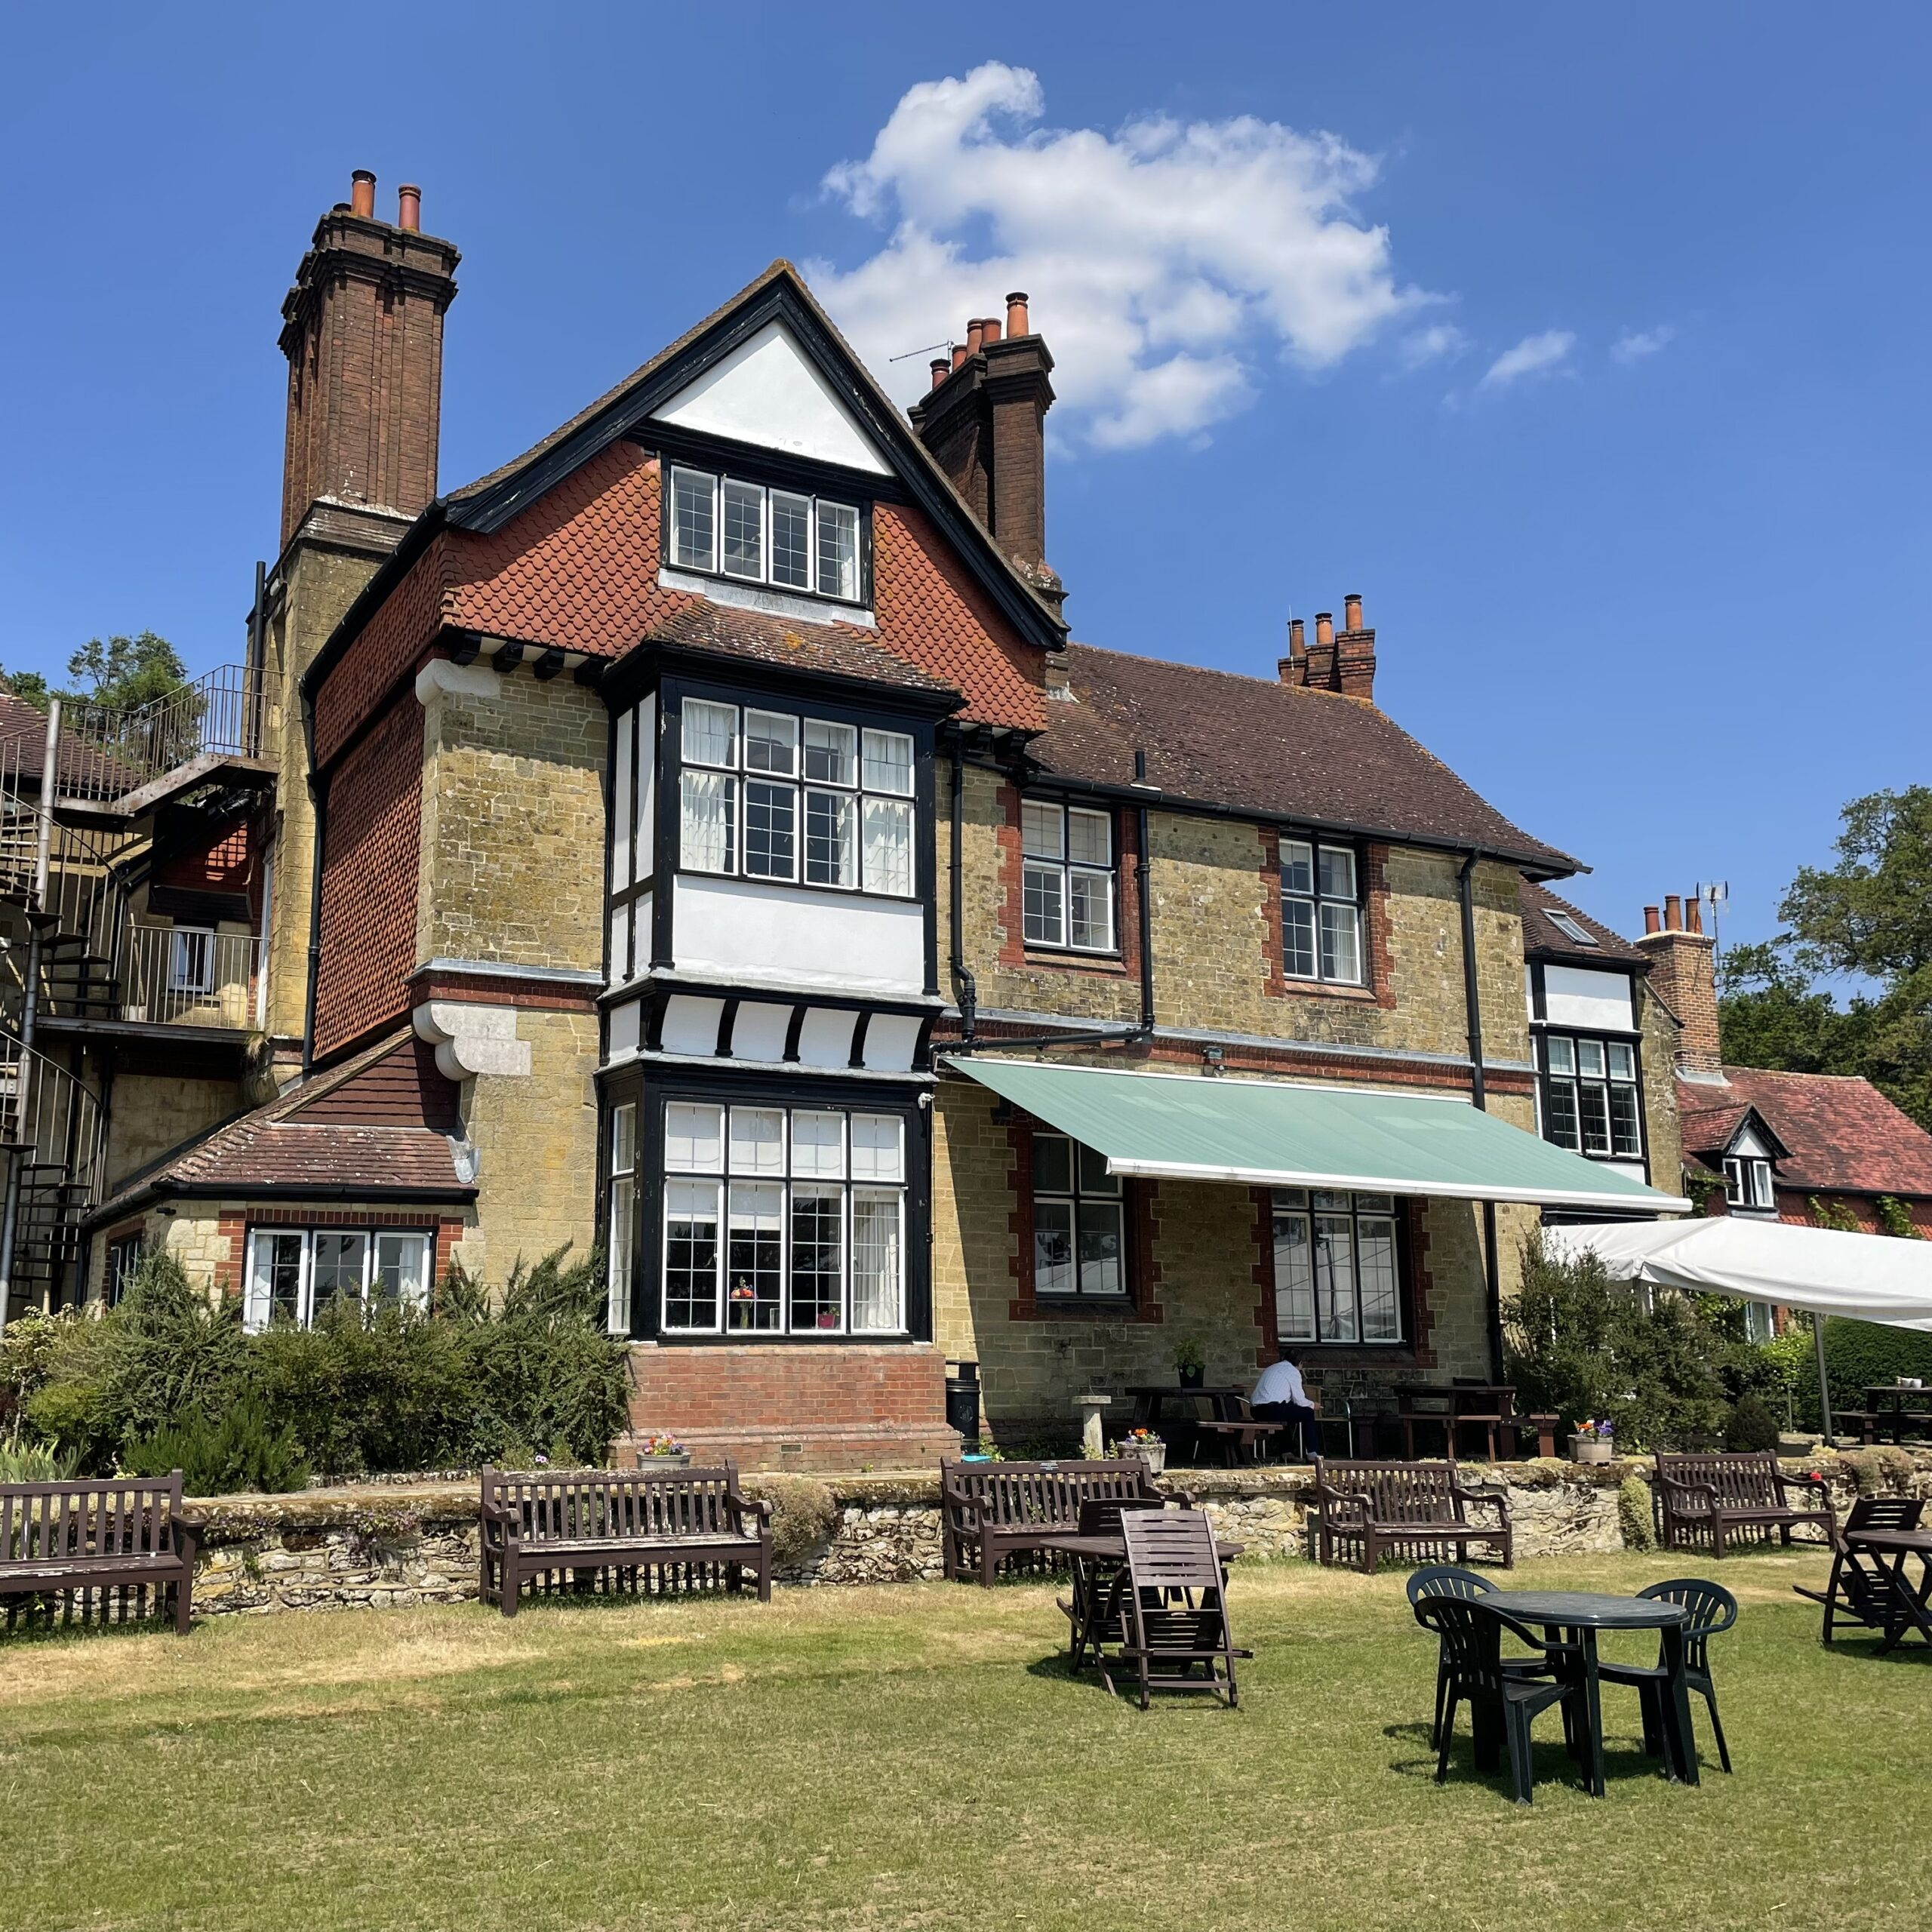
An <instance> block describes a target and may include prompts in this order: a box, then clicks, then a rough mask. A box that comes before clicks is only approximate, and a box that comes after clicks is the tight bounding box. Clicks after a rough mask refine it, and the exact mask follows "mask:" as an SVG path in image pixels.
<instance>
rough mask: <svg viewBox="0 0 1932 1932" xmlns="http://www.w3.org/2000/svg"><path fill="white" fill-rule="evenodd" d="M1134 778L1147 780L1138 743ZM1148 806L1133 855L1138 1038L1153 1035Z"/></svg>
mask: <svg viewBox="0 0 1932 1932" xmlns="http://www.w3.org/2000/svg"><path fill="white" fill-rule="evenodd" d="M1146 779H1147V754H1146V751H1145V750H1144V749H1141V748H1140V747H1139V746H1137V747H1136V748H1135V749H1134V782H1135V783H1137V784H1145V783H1146ZM1147 836H1148V834H1147V805H1146V801H1145V800H1144V799H1143V801H1141V803H1140V804H1139V805H1138V806H1137V808H1135V815H1134V838H1135V841H1136V843H1137V845H1138V847H1139V850H1138V851H1137V853H1136V854H1135V855H1134V892H1135V894H1136V896H1137V897H1138V899H1139V900H1140V908H1139V910H1140V1037H1141V1038H1143V1040H1151V1039H1152V1038H1153V1037H1154V902H1153V896H1152V881H1153V866H1152V860H1151V859H1150V858H1149V854H1148V850H1147Z"/></svg>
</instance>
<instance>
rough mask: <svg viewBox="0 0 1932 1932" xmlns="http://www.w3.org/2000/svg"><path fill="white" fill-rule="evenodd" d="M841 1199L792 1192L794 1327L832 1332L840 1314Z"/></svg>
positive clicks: (837, 1194)
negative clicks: (830, 1330)
mask: <svg viewBox="0 0 1932 1932" xmlns="http://www.w3.org/2000/svg"><path fill="white" fill-rule="evenodd" d="M844 1201H845V1197H844V1192H843V1191H842V1190H841V1189H836V1188H826V1189H814V1188H804V1187H795V1188H794V1189H792V1327H794V1328H797V1329H821V1328H836V1327H838V1324H839V1323H840V1321H841V1319H842V1318H843V1317H844V1253H845V1226H844V1221H845V1215H844Z"/></svg>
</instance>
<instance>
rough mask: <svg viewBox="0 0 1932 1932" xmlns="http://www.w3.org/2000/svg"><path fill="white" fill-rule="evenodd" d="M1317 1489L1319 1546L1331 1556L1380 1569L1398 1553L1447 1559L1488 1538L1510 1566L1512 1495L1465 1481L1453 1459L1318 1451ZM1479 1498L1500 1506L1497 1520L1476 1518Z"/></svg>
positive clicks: (1323, 1556) (1332, 1560)
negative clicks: (1350, 1458) (1355, 1456)
mask: <svg viewBox="0 0 1932 1932" xmlns="http://www.w3.org/2000/svg"><path fill="white" fill-rule="evenodd" d="M1315 1500H1316V1502H1317V1503H1318V1505H1319V1506H1320V1509H1321V1525H1320V1529H1319V1531H1318V1551H1319V1556H1320V1560H1321V1561H1322V1562H1323V1563H1325V1564H1352V1565H1353V1566H1354V1567H1355V1568H1357V1569H1358V1570H1373V1569H1374V1568H1375V1567H1376V1566H1377V1564H1379V1563H1380V1561H1382V1559H1383V1557H1384V1556H1386V1555H1401V1556H1402V1557H1404V1558H1406V1559H1407V1561H1410V1562H1412V1563H1440V1562H1444V1561H1450V1560H1451V1559H1454V1558H1460V1557H1462V1556H1463V1555H1466V1553H1467V1552H1468V1548H1469V1545H1470V1544H1471V1543H1487V1544H1488V1545H1489V1546H1490V1548H1491V1549H1492V1550H1493V1551H1494V1552H1496V1554H1497V1559H1498V1560H1499V1561H1500V1562H1501V1563H1502V1564H1503V1567H1504V1568H1505V1569H1507V1568H1508V1567H1509V1564H1510V1560H1511V1552H1512V1541H1511V1538H1512V1532H1511V1530H1510V1527H1509V1503H1508V1501H1507V1500H1506V1499H1505V1498H1504V1497H1502V1496H1501V1495H1499V1494H1492V1493H1491V1492H1489V1491H1484V1490H1477V1489H1469V1488H1467V1487H1465V1486H1464V1484H1463V1481H1462V1477H1461V1473H1460V1471H1459V1470H1458V1469H1457V1466H1456V1464H1455V1463H1454V1462H1444V1463H1338V1462H1331V1461H1330V1460H1328V1459H1327V1457H1323V1456H1318V1457H1316V1458H1315ZM1472 1503H1475V1504H1478V1505H1483V1506H1488V1507H1490V1508H1493V1509H1494V1510H1495V1512H1496V1521H1494V1523H1484V1522H1472V1521H1471V1520H1470V1519H1469V1506H1470V1505H1471V1504H1472Z"/></svg>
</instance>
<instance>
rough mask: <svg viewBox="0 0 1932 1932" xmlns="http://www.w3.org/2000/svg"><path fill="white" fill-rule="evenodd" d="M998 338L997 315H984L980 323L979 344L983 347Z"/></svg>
mask: <svg viewBox="0 0 1932 1932" xmlns="http://www.w3.org/2000/svg"><path fill="white" fill-rule="evenodd" d="M998 340H999V318H998V316H997V315H988V316H986V317H985V318H983V320H982V321H981V322H980V347H981V348H982V349H983V348H985V347H986V346H987V345H988V344H989V343H995V342H997V341H998Z"/></svg>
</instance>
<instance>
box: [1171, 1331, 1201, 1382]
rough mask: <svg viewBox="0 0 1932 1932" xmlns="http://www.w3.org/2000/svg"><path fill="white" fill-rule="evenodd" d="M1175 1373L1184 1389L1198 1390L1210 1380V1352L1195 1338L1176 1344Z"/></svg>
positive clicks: (1187, 1338) (1184, 1339) (1185, 1338)
mask: <svg viewBox="0 0 1932 1932" xmlns="http://www.w3.org/2000/svg"><path fill="white" fill-rule="evenodd" d="M1174 1373H1175V1374H1177V1375H1178V1376H1179V1377H1180V1386H1182V1387H1183V1389H1198V1388H1199V1387H1200V1386H1201V1383H1204V1381H1206V1380H1207V1350H1206V1349H1204V1348H1203V1347H1202V1346H1201V1343H1200V1342H1199V1341H1198V1340H1197V1339H1196V1338H1195V1337H1194V1336H1192V1335H1189V1336H1187V1337H1184V1338H1183V1340H1180V1341H1179V1342H1177V1343H1175V1344H1174Z"/></svg>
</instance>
